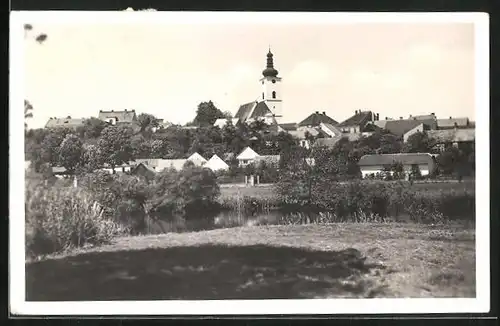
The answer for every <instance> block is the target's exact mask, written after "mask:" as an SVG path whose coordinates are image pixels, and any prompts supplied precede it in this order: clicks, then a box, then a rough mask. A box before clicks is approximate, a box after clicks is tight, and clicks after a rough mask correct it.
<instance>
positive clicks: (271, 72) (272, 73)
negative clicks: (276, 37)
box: [262, 49, 278, 77]
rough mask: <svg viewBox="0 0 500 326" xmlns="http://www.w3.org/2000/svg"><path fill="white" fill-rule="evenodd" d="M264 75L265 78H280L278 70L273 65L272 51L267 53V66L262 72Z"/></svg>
mask: <svg viewBox="0 0 500 326" xmlns="http://www.w3.org/2000/svg"><path fill="white" fill-rule="evenodd" d="M262 75H263V76H264V77H276V76H278V70H276V69H274V64H273V54H272V52H271V49H269V52H268V53H267V66H266V69H264V71H262Z"/></svg>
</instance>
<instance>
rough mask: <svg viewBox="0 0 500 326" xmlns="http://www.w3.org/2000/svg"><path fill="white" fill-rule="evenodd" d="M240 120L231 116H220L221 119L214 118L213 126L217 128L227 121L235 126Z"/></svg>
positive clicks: (224, 124) (223, 125)
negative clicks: (229, 117)
mask: <svg viewBox="0 0 500 326" xmlns="http://www.w3.org/2000/svg"><path fill="white" fill-rule="evenodd" d="M239 121H240V120H239V119H238V118H232V119H227V118H221V119H217V120H215V122H214V127H219V128H221V129H222V128H224V127H225V126H226V125H227V124H228V123H229V122H231V124H232V125H233V126H236V124H237V123H238V122H239Z"/></svg>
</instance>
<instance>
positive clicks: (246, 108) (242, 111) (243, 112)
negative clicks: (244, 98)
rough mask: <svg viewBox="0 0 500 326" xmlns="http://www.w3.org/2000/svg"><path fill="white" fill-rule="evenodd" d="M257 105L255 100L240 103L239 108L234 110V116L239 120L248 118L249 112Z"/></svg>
mask: <svg viewBox="0 0 500 326" xmlns="http://www.w3.org/2000/svg"><path fill="white" fill-rule="evenodd" d="M256 105H257V101H252V102H248V103H245V104H242V105H240V108H239V109H238V112H236V115H235V116H234V117H235V118H237V119H238V120H240V121H246V120H247V119H249V118H250V114H251V113H252V111H253V108H254V107H255V106H256Z"/></svg>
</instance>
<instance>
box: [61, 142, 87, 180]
mask: <svg viewBox="0 0 500 326" xmlns="http://www.w3.org/2000/svg"><path fill="white" fill-rule="evenodd" d="M83 152H84V151H83V144H82V141H81V140H80V138H78V137H77V136H76V135H73V134H68V135H66V138H64V140H63V141H62V142H61V145H60V148H59V165H60V166H63V167H65V168H66V170H67V171H68V173H69V174H73V173H74V172H75V170H76V169H77V168H78V167H80V166H81V164H82V155H83Z"/></svg>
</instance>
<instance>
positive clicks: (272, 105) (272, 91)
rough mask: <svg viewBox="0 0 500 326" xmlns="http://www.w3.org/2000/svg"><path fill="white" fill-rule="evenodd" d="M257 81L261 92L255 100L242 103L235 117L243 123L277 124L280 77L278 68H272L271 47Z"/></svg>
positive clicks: (280, 111)
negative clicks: (259, 121) (262, 122)
mask: <svg viewBox="0 0 500 326" xmlns="http://www.w3.org/2000/svg"><path fill="white" fill-rule="evenodd" d="M259 81H260V83H261V86H262V94H261V95H260V96H259V97H258V99H256V100H255V101H252V102H249V103H245V104H242V105H241V106H240V108H239V109H238V112H237V113H236V115H235V118H237V119H238V120H239V122H243V123H251V122H253V121H255V120H262V121H264V122H265V123H267V124H278V123H280V120H281V118H282V102H283V101H282V94H281V77H278V70H276V69H275V68H274V62H273V54H272V52H271V49H269V52H268V53H267V65H266V68H265V69H264V70H263V71H262V77H261V79H260V80H259Z"/></svg>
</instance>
